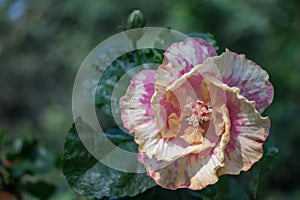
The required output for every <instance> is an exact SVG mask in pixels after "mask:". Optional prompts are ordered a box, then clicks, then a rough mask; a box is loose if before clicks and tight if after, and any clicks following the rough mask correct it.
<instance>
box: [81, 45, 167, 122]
mask: <svg viewBox="0 0 300 200" xmlns="http://www.w3.org/2000/svg"><path fill="white" fill-rule="evenodd" d="M137 52H138V54H139V55H140V60H141V62H142V64H145V65H140V64H139V63H138V60H137V58H136V54H135V52H128V53H126V54H124V55H122V56H121V57H119V58H118V59H117V60H114V61H113V62H112V63H111V64H110V65H109V66H108V67H107V68H106V69H105V70H104V69H102V68H101V67H103V64H101V60H99V64H94V65H93V66H92V67H93V68H94V69H95V71H98V72H101V73H102V75H101V77H100V80H95V78H94V77H91V78H90V79H89V80H86V82H85V87H86V93H87V94H91V93H92V92H93V91H94V89H95V87H96V94H95V97H93V96H90V95H88V96H90V98H91V100H92V101H94V100H95V103H96V105H97V107H98V108H100V109H101V110H102V111H103V112H104V113H105V114H107V115H110V116H112V109H111V107H110V106H108V105H111V102H112V101H118V99H113V97H112V93H113V90H114V89H115V86H116V84H117V83H118V81H119V80H120V78H121V77H122V76H123V75H124V74H125V73H126V72H128V71H129V70H131V69H133V68H135V67H137V66H139V67H138V68H139V70H142V69H152V65H146V64H147V63H161V62H162V59H163V56H162V50H157V49H139V50H137ZM136 73H137V72H136ZM130 75H131V76H133V75H134V74H130ZM129 80H130V79H129ZM129 84H130V81H128V83H127V85H123V87H125V86H126V88H127V87H128V86H129ZM125 92H126V90H125V91H124V93H125ZM94 98H95V99H94ZM116 111H118V110H116Z"/></svg>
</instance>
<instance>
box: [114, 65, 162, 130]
mask: <svg viewBox="0 0 300 200" xmlns="http://www.w3.org/2000/svg"><path fill="white" fill-rule="evenodd" d="M155 73H156V72H155V71H154V70H143V71H141V72H139V73H138V74H136V75H135V76H134V77H133V78H132V80H131V84H130V86H129V87H128V89H127V92H126V94H125V95H124V96H123V97H122V98H121V99H120V102H119V104H120V110H121V118H122V121H123V125H124V127H125V128H127V129H128V130H129V132H130V133H133V132H136V131H149V129H148V128H149V126H152V125H153V124H155V119H154V112H153V109H152V107H151V103H150V102H151V98H152V95H153V93H154V84H155ZM150 131H151V130H150Z"/></svg>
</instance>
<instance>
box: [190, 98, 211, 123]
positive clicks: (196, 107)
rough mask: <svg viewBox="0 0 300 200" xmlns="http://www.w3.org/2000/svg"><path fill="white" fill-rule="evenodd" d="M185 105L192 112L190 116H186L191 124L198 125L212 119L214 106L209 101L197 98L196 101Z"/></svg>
mask: <svg viewBox="0 0 300 200" xmlns="http://www.w3.org/2000/svg"><path fill="white" fill-rule="evenodd" d="M184 107H185V108H186V109H187V110H189V113H191V114H190V116H189V117H187V118H186V121H187V122H188V124H189V125H191V126H193V127H198V126H200V125H201V124H202V123H203V122H206V121H208V120H210V117H211V113H212V108H211V106H210V105H209V104H208V103H204V102H203V101H201V100H197V101H196V102H195V103H191V102H190V103H188V104H186V105H185V106H184Z"/></svg>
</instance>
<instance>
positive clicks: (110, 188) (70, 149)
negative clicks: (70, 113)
mask: <svg viewBox="0 0 300 200" xmlns="http://www.w3.org/2000/svg"><path fill="white" fill-rule="evenodd" d="M82 123H83V122H82ZM85 126H86V128H87V129H89V130H87V131H91V129H90V128H89V127H88V125H86V124H85ZM114 131H116V130H114ZM113 134H114V133H113V132H111V133H109V134H108V135H109V136H111V135H113ZM110 138H111V139H113V141H115V143H116V144H119V146H123V147H124V148H125V149H128V150H131V151H136V150H137V149H135V148H136V147H135V143H134V141H133V139H132V140H131V141H129V140H128V139H129V138H127V137H125V136H124V137H123V136H120V135H118V136H116V137H112V136H111V137H110ZM63 173H64V175H65V176H66V179H67V181H68V183H69V185H70V186H71V188H72V189H73V190H74V191H75V192H77V193H78V194H80V195H84V196H87V197H91V198H99V199H101V198H104V197H113V196H116V197H125V196H130V197H132V196H135V195H137V194H138V193H141V192H143V191H145V190H146V189H148V188H151V187H153V186H154V185H155V183H154V181H153V180H152V179H151V178H150V177H148V176H147V175H146V174H134V173H125V172H120V171H117V170H115V169H111V168H109V167H107V166H106V165H104V164H102V163H100V162H99V161H98V160H97V159H95V158H94V157H93V156H92V155H91V154H90V153H89V152H88V150H87V149H86V148H85V147H84V145H83V144H82V142H81V140H80V138H79V136H78V134H77V131H76V128H75V126H74V125H73V126H72V128H71V129H70V131H69V133H68V135H67V137H66V143H65V150H64V155H63Z"/></svg>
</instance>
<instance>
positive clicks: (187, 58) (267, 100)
mask: <svg viewBox="0 0 300 200" xmlns="http://www.w3.org/2000/svg"><path fill="white" fill-rule="evenodd" d="M268 79H269V76H268V74H267V72H266V71H264V70H263V69H262V68H261V67H260V66H258V65H257V64H255V63H254V62H252V61H250V60H248V59H246V58H245V56H244V55H238V54H236V53H234V52H231V51H229V50H226V51H225V52H224V53H223V54H221V55H220V56H217V54H216V52H215V50H214V48H213V47H212V46H210V45H209V44H208V43H206V42H205V41H204V40H202V39H199V38H187V39H185V40H184V41H182V42H179V43H173V44H172V45H171V46H170V47H169V48H168V49H167V50H166V51H165V53H164V61H163V63H162V64H161V65H160V66H159V68H158V69H157V70H156V71H155V70H143V71H141V72H139V73H138V74H136V75H135V76H134V77H133V79H132V80H131V84H130V86H129V87H128V89H127V92H126V94H125V96H123V97H122V98H121V99H120V109H121V117H122V121H123V124H124V127H125V128H127V129H128V130H129V132H130V133H132V134H134V138H135V141H136V143H137V144H138V145H139V161H140V162H141V163H143V165H144V166H145V168H146V170H147V173H148V175H149V176H151V177H152V178H153V179H154V180H155V181H156V183H157V184H158V185H160V186H162V187H164V188H168V189H177V188H190V189H193V190H199V189H202V188H204V187H206V186H207V185H209V184H214V183H216V182H217V181H218V177H219V176H221V175H223V174H239V173H240V172H241V171H247V170H249V169H250V167H251V166H252V165H253V164H254V163H255V162H257V161H258V160H259V159H260V158H261V157H262V155H263V148H262V145H263V143H264V141H265V140H266V138H267V136H268V134H269V128H270V121H269V118H268V117H262V116H261V114H260V113H261V112H263V110H264V109H265V108H266V107H267V106H269V105H270V104H271V102H272V99H273V93H274V91H273V87H272V85H271V83H270V82H269V80H268Z"/></svg>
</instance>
